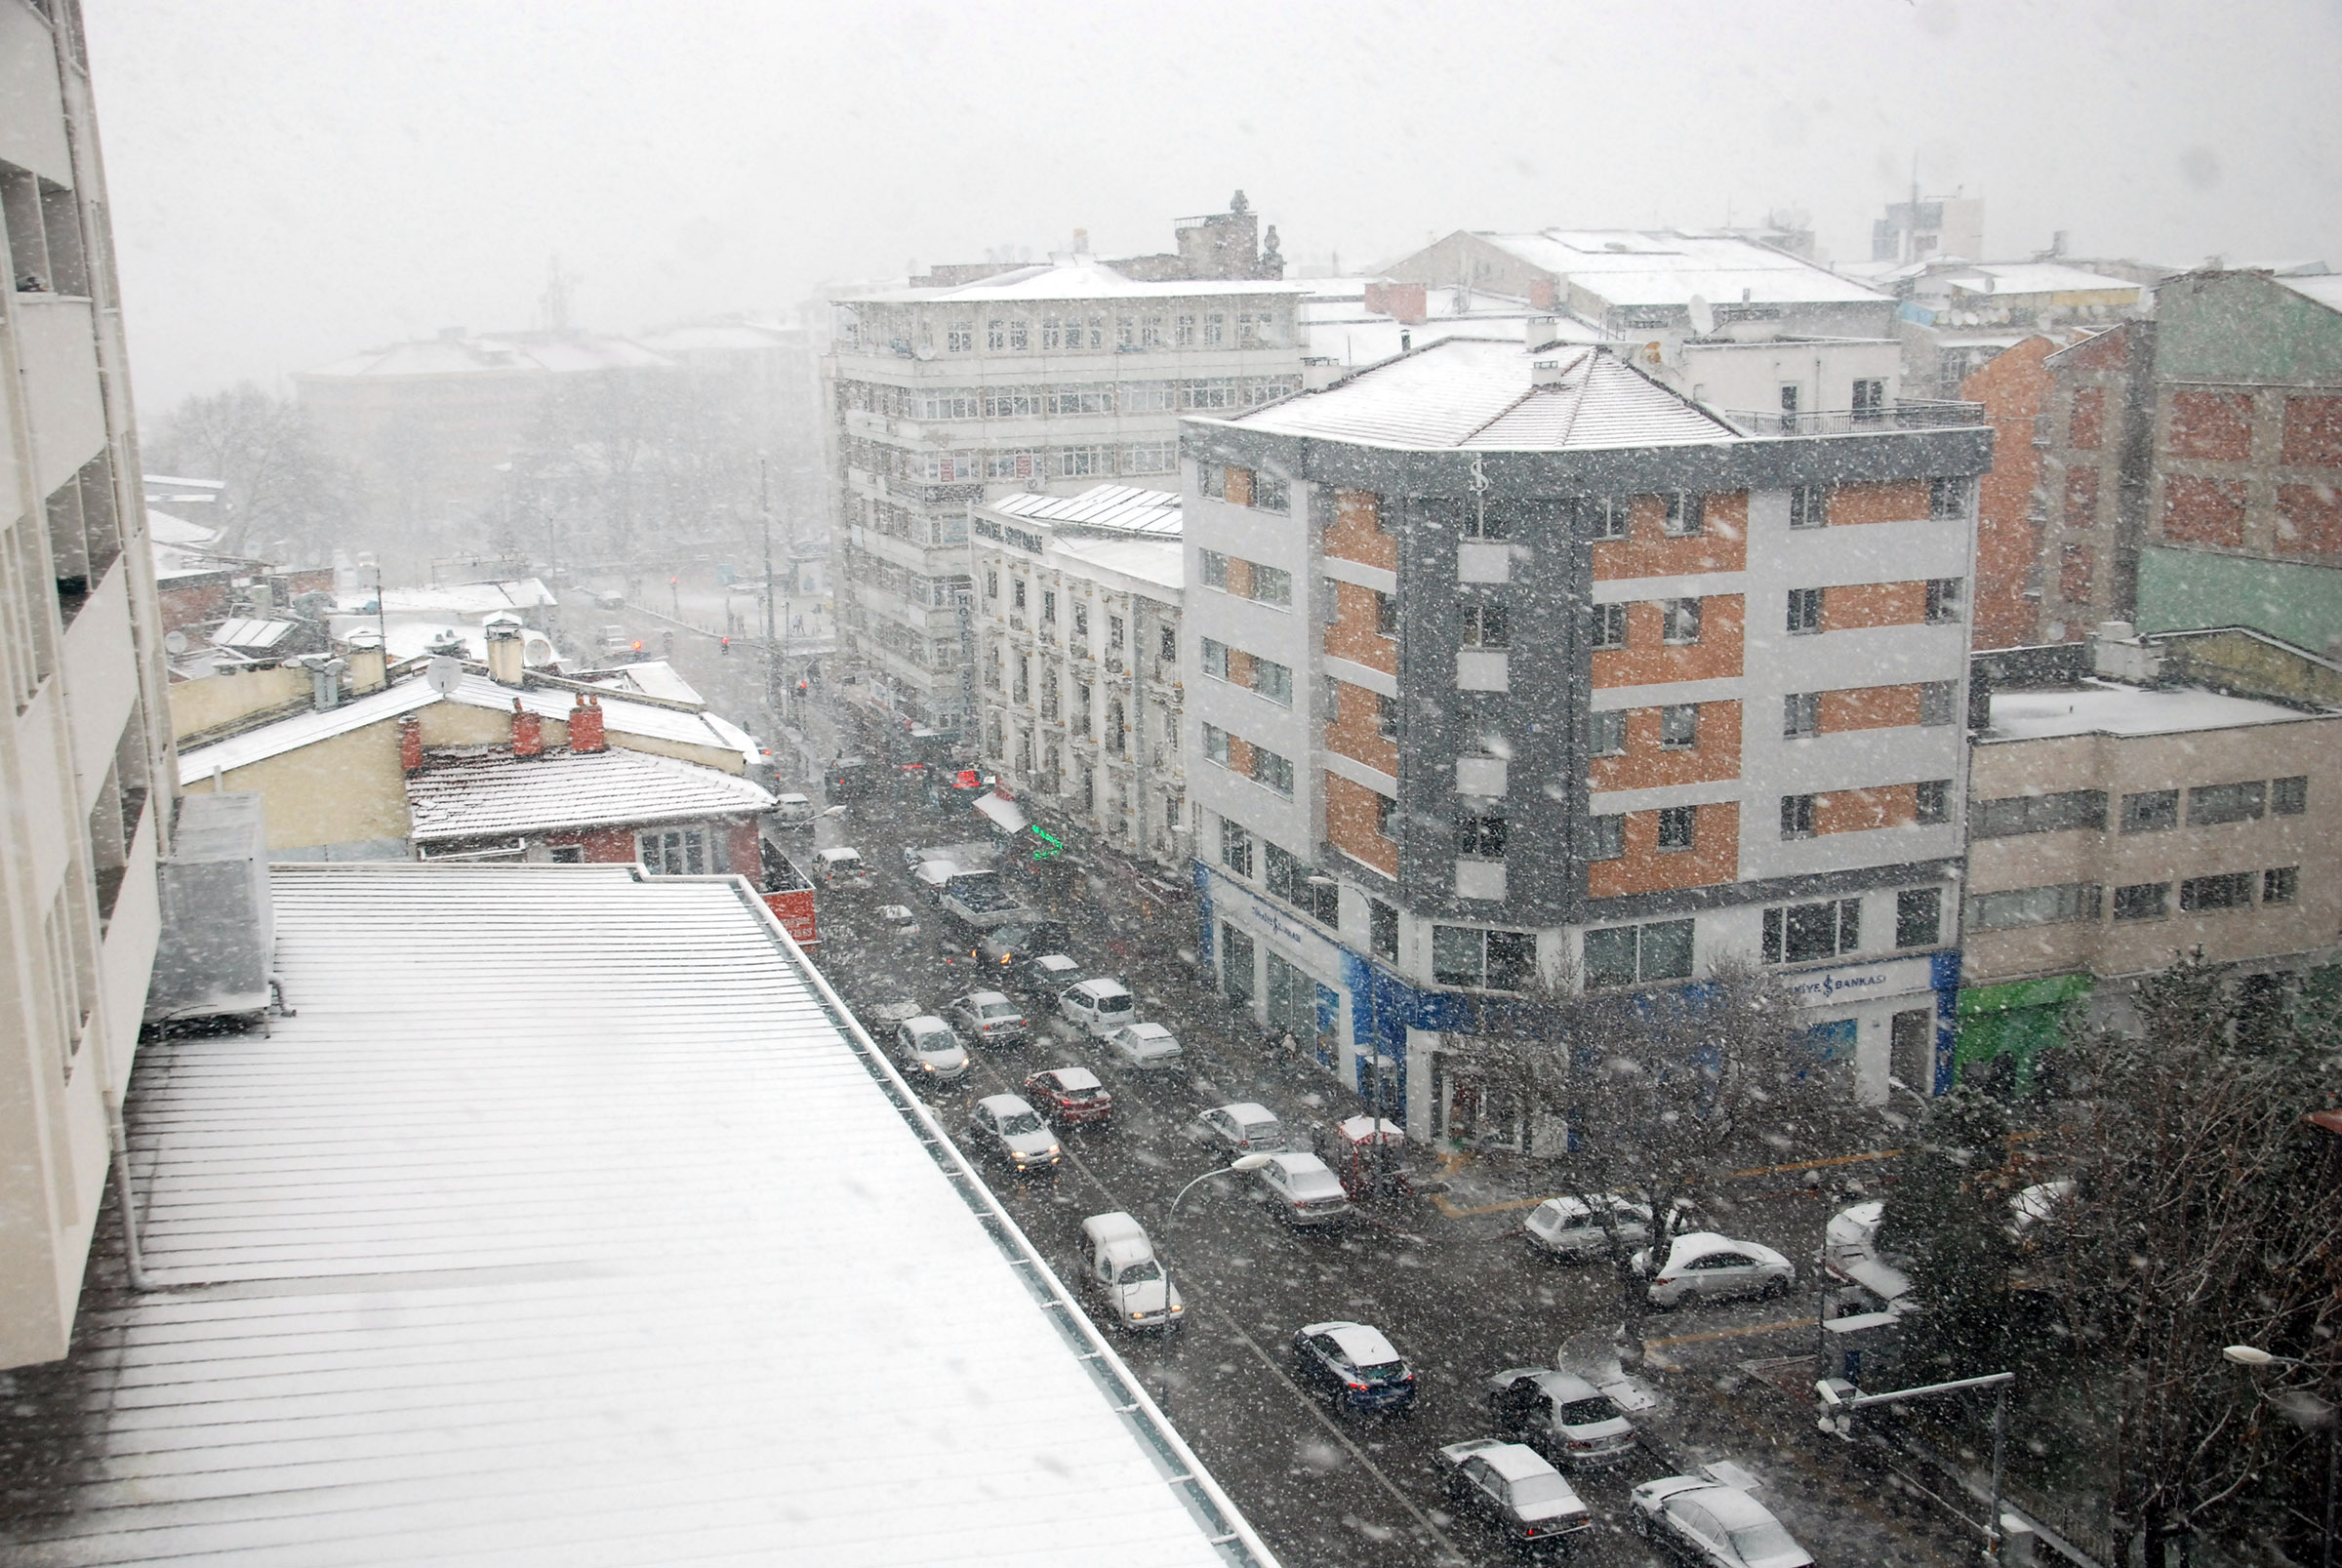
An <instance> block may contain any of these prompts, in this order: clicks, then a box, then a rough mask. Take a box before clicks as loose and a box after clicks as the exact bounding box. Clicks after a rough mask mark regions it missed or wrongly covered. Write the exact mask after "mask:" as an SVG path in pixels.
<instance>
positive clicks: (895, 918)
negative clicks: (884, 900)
mask: <svg viewBox="0 0 2342 1568" xmlns="http://www.w3.org/2000/svg"><path fill="white" fill-rule="evenodd" d="M878 923H879V924H880V925H882V926H884V927H885V928H886V929H887V930H888V931H889V932H890V933H892V934H893V935H895V936H898V937H915V936H917V935H918V934H919V911H918V910H916V909H914V908H912V907H911V906H910V905H908V904H881V905H878Z"/></svg>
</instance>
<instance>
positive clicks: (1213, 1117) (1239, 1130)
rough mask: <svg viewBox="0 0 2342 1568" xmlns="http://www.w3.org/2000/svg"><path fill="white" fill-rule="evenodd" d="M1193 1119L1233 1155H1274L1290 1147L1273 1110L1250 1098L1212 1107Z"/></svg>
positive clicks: (1290, 1143)
mask: <svg viewBox="0 0 2342 1568" xmlns="http://www.w3.org/2000/svg"><path fill="white" fill-rule="evenodd" d="M1195 1121H1196V1124H1197V1125H1198V1126H1200V1127H1202V1128H1203V1130H1204V1131H1205V1132H1207V1133H1209V1134H1210V1135H1211V1136H1212V1139H1213V1140H1214V1141H1215V1142H1216V1143H1219V1144H1221V1145H1223V1146H1226V1147H1227V1149H1228V1151H1229V1152H1230V1153H1232V1154H1251V1153H1255V1152H1258V1153H1263V1154H1274V1153H1279V1152H1281V1151H1282V1150H1284V1149H1288V1148H1291V1147H1292V1146H1293V1144H1292V1140H1291V1138H1290V1137H1289V1136H1288V1134H1287V1133H1286V1131H1285V1124H1284V1123H1283V1122H1281V1121H1279V1120H1277V1119H1276V1112H1275V1111H1273V1110H1271V1109H1270V1108H1269V1107H1268V1106H1260V1105H1255V1104H1253V1103H1252V1102H1251V1101H1249V1100H1239V1101H1238V1102H1236V1103H1235V1104H1234V1105H1232V1106H1213V1107H1212V1108H1211V1109H1209V1110H1207V1111H1205V1112H1204V1113H1203V1114H1202V1115H1200V1116H1198V1117H1196V1118H1195Z"/></svg>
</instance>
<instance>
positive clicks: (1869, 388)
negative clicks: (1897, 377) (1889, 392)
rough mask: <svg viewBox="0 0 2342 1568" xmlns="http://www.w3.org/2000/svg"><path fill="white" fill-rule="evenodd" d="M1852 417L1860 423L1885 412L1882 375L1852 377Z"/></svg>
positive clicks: (1884, 386)
mask: <svg viewBox="0 0 2342 1568" xmlns="http://www.w3.org/2000/svg"><path fill="white" fill-rule="evenodd" d="M1853 405H1854V419H1855V422H1857V423H1860V422H1863V421H1866V420H1876V419H1879V418H1881V417H1883V416H1884V415H1885V413H1886V381H1885V378H1883V377H1877V376H1858V377H1856V378H1855V379H1854V393H1853Z"/></svg>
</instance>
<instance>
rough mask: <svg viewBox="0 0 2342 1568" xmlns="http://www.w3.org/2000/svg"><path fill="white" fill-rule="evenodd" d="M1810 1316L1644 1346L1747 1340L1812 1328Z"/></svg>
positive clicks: (1679, 1336)
mask: <svg viewBox="0 0 2342 1568" xmlns="http://www.w3.org/2000/svg"><path fill="white" fill-rule="evenodd" d="M1811 1327H1813V1319H1812V1318H1810V1317H1793V1318H1791V1319H1790V1320H1789V1321H1787V1322H1785V1323H1751V1324H1749V1325H1748V1326H1747V1327H1745V1328H1712V1329H1710V1330H1708V1331H1707V1332H1706V1333H1704V1334H1673V1335H1670V1336H1668V1337H1667V1338H1666V1339H1664V1340H1645V1341H1643V1342H1642V1347H1643V1348H1644V1349H1646V1350H1655V1349H1658V1348H1660V1347H1663V1346H1669V1345H1700V1344H1704V1343H1706V1342H1707V1341H1710V1340H1745V1339H1747V1338H1748V1337H1749V1336H1750V1335H1752V1334H1778V1333H1780V1332H1782V1331H1783V1330H1784V1329H1793V1328H1811Z"/></svg>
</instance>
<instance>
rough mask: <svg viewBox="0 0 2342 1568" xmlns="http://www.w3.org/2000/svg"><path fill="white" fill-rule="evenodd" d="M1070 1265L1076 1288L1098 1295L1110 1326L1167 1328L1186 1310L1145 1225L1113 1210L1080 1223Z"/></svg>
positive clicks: (1133, 1331)
mask: <svg viewBox="0 0 2342 1568" xmlns="http://www.w3.org/2000/svg"><path fill="white" fill-rule="evenodd" d="M1075 1264H1076V1266H1075V1268H1074V1270H1073V1271H1074V1274H1075V1275H1076V1276H1077V1277H1078V1278H1079V1279H1080V1280H1081V1283H1082V1289H1083V1290H1084V1291H1086V1292H1088V1293H1089V1294H1090V1295H1092V1296H1095V1297H1098V1298H1100V1299H1101V1301H1102V1302H1103V1303H1104V1305H1105V1306H1106V1307H1107V1309H1108V1311H1109V1312H1110V1313H1111V1314H1112V1317H1113V1320H1114V1325H1115V1327H1117V1328H1119V1329H1121V1330H1123V1331H1124V1332H1125V1333H1130V1334H1137V1333H1140V1332H1142V1331H1144V1330H1147V1329H1159V1330H1162V1331H1164V1332H1169V1331H1171V1330H1173V1329H1176V1328H1178V1327H1179V1325H1180V1321H1181V1319H1182V1318H1183V1317H1184V1316H1185V1315H1186V1313H1187V1307H1186V1305H1185V1304H1183V1303H1182V1302H1181V1301H1180V1299H1179V1287H1178V1286H1177V1285H1174V1284H1173V1283H1172V1282H1171V1275H1170V1273H1169V1272H1168V1271H1167V1270H1166V1269H1165V1268H1164V1267H1163V1265H1162V1260H1161V1259H1159V1258H1157V1257H1155V1255H1154V1243H1153V1242H1151V1241H1150V1240H1148V1239H1147V1230H1146V1227H1145V1226H1141V1225H1140V1224H1139V1222H1138V1221H1136V1220H1134V1219H1132V1218H1131V1217H1130V1216H1129V1215H1127V1214H1124V1213H1122V1212H1121V1211H1120V1210H1118V1209H1117V1210H1115V1211H1113V1212H1112V1213H1110V1214H1093V1215H1091V1216H1090V1217H1089V1218H1088V1219H1087V1220H1084V1221H1082V1222H1081V1251H1080V1254H1079V1255H1078V1257H1077V1258H1076V1259H1075Z"/></svg>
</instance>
